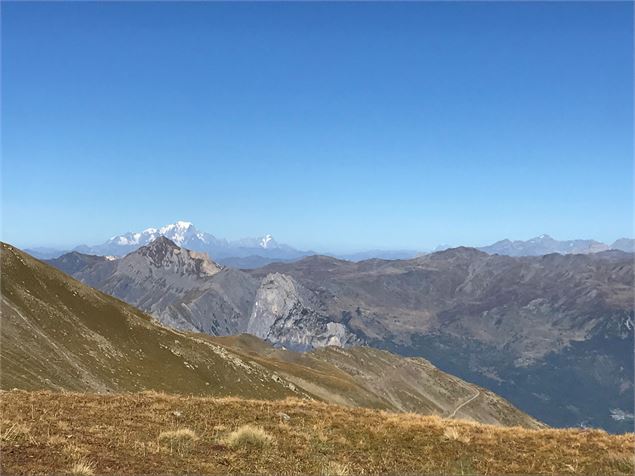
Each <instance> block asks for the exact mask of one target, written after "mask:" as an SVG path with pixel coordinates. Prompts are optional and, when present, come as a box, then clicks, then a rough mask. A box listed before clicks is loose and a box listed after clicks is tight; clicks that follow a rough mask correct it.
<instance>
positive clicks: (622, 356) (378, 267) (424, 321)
mask: <svg viewBox="0 0 635 476" xmlns="http://www.w3.org/2000/svg"><path fill="white" fill-rule="evenodd" d="M133 254H134V253H133ZM126 259H128V258H124V259H123V260H120V261H124V260H126ZM108 266H112V264H103V263H96V264H91V265H90V266H88V267H87V268H86V269H84V270H82V271H80V272H76V273H75V274H74V275H75V276H76V277H77V278H78V279H80V280H82V281H83V282H85V283H87V284H90V285H92V286H95V287H97V288H99V289H102V290H104V291H106V292H108V293H113V295H115V296H117V297H119V298H121V299H124V300H126V301H127V302H130V303H132V304H134V305H137V306H140V307H141V308H143V309H145V310H147V311H149V312H151V313H152V314H153V315H154V316H155V317H157V318H158V319H159V320H161V321H162V322H164V323H166V324H168V325H177V326H178V325H179V322H185V323H186V324H187V325H184V326H183V327H182V328H185V329H190V330H198V331H202V332H206V333H209V334H213V335H229V334H236V333H240V332H247V331H248V332H252V333H254V334H255V335H258V336H260V337H261V338H265V339H267V340H268V341H269V342H271V343H274V344H276V345H279V346H284V347H287V348H294V349H308V348H311V347H320V346H323V345H327V344H333V343H338V342H339V344H341V345H349V344H351V343H352V344H356V343H365V344H368V345H371V346H374V347H378V348H383V349H388V350H391V351H393V352H397V353H399V354H402V355H406V356H423V357H425V358H427V359H429V360H431V361H432V362H433V363H435V365H438V366H440V367H441V368H442V369H444V370H447V371H450V372H451V373H455V374H457V375H459V376H461V377H463V378H466V379H468V380H472V381H475V382H478V383H479V384H480V385H482V386H485V387H487V388H490V389H492V390H494V391H496V392H498V393H502V394H503V395H505V396H506V397H507V398H510V399H511V400H512V401H514V402H516V403H517V404H518V405H521V406H522V408H524V409H527V410H528V411H530V412H532V413H533V414H534V415H537V416H538V417H539V418H541V419H544V420H546V421H548V422H549V423H551V424H554V425H560V426H571V425H574V426H575V425H599V426H603V427H605V428H608V429H612V430H614V431H623V430H620V429H623V428H627V427H628V425H629V424H630V422H631V421H632V420H631V418H632V415H633V413H634V412H633V408H632V407H633V404H632V400H633V399H632V398H631V397H632V396H633V378H632V369H633V360H632V347H633V346H632V344H633V325H632V323H633V320H634V318H633V307H632V302H633V292H634V286H633V256H632V255H631V254H627V253H623V252H620V251H604V252H599V253H595V254H586V255H583V254H570V255H560V254H549V255H545V256H540V257H508V256H500V255H489V254H487V253H485V252H482V251H479V250H476V249H473V248H455V249H448V250H445V251H441V252H437V253H432V254H429V255H424V256H420V257H418V258H415V259H411V260H392V261H390V260H378V259H374V260H366V261H362V262H358V263H352V262H349V261H344V260H338V259H336V258H331V257H325V256H311V257H307V258H304V259H302V260H300V261H296V262H293V263H274V264H270V265H268V266H265V267H263V268H260V269H256V270H252V271H250V272H241V271H238V270H230V269H223V270H222V271H220V272H219V273H216V274H215V275H214V276H211V277H207V278H204V279H199V278H198V277H192V276H190V277H180V278H179V279H189V280H190V284H189V285H188V286H189V287H187V289H186V288H185V287H184V288H183V291H182V292H175V287H174V286H172V287H170V288H169V289H162V288H161V286H162V285H164V284H163V283H162V282H160V281H154V282H147V283H146V282H144V281H143V280H142V281H140V282H136V281H134V280H131V281H127V282H126V284H125V285H113V284H114V283H117V282H118V281H119V280H120V278H119V277H117V276H114V275H112V274H109V273H108V272H105V270H107V269H108ZM144 273H145V272H142V271H135V272H134V276H141V275H145V274H144ZM230 273H231V275H230ZM138 289H147V290H148V291H147V292H144V293H141V294H139V293H138V291H137V290H138ZM166 296H169V297H168V298H166ZM256 303H257V304H256ZM228 316H230V317H228ZM177 317H178V318H179V319H180V320H179V319H177ZM175 323H176V324H175ZM188 326H189V327H188ZM629 349H630V350H629ZM615 415H626V417H625V419H622V420H620V419H618V418H615Z"/></svg>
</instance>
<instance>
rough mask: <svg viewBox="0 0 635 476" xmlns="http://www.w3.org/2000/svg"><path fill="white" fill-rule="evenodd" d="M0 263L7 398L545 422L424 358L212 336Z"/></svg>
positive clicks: (39, 272)
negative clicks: (24, 395) (98, 398)
mask: <svg viewBox="0 0 635 476" xmlns="http://www.w3.org/2000/svg"><path fill="white" fill-rule="evenodd" d="M161 262H164V260H163V259H161ZM0 265H1V266H0V269H1V271H2V279H1V285H2V296H1V298H2V299H1V310H2V326H0V365H1V367H2V373H0V390H8V389H14V388H15V389H24V390H42V389H54V390H58V391H59V390H66V391H79V392H98V393H111V392H139V391H144V390H155V391H159V392H169V393H176V394H185V395H207V396H235V397H243V398H257V399H270V400H275V399H284V398H286V397H290V396H295V397H299V398H305V399H316V400H322V401H325V402H331V403H338V404H340V405H347V406H355V407H357V406H359V407H369V408H381V409H386V410H393V411H410V412H419V413H424V414H433V415H439V416H446V417H449V416H451V417H453V418H454V417H456V418H467V419H472V420H475V421H481V422H484V423H494V424H499V425H521V426H525V427H528V428H538V427H541V426H543V425H542V424H541V423H539V422H537V421H536V420H534V419H533V418H531V417H529V416H528V415H526V414H524V413H522V412H520V411H519V410H518V409H516V408H514V407H513V406H512V405H510V404H509V403H508V402H506V401H505V400H504V399H501V398H500V397H498V396H497V395H494V394H493V393H491V392H488V391H486V390H485V389H482V388H479V387H477V386H475V385H472V384H469V383H467V382H464V381H462V380H460V379H458V378H456V377H454V376H451V375H448V374H446V373H444V372H441V371H439V370H438V369H436V368H435V367H434V366H432V365H431V364H430V363H429V362H426V361H424V360H423V359H405V358H400V357H398V356H396V355H392V354H390V353H388V352H383V351H380V350H376V349H362V348H350V349H347V350H332V351H331V350H327V349H325V350H324V351H321V352H310V353H305V354H297V353H294V352H287V351H284V350H280V349H274V348H273V347H272V346H271V345H269V344H267V343H265V342H263V341H261V340H260V339H258V338H256V337H252V336H246V335H243V336H237V337H231V338H213V337H209V336H205V335H203V334H192V333H187V332H182V331H177V330H173V329H169V328H167V327H165V326H162V325H160V324H158V323H157V322H156V321H155V320H154V319H152V318H151V317H150V316H148V315H146V314H144V313H142V312H141V311H139V310H138V309H136V308H134V307H132V306H130V305H128V304H125V303H123V302H122V301H120V300H117V299H114V298H112V297H110V296H108V295H106V294H103V293H101V292H100V291H97V290H95V289H93V288H90V287H88V286H86V285H84V284H82V283H80V282H78V281H76V280H75V279H73V278H70V277H69V276H68V275H66V274H64V273H62V272H60V271H59V270H57V269H55V268H53V267H50V266H47V265H46V264H44V263H42V262H40V261H37V260H35V259H33V258H31V257H30V256H28V255H26V254H25V253H22V252H20V251H19V250H17V249H15V248H13V247H11V246H9V245H6V244H4V243H3V244H1V247H0ZM219 273H220V272H219ZM219 273H216V274H215V275H217V274H219ZM215 275H214V276H215ZM212 277H213V276H212ZM382 366H383V367H385V368H391V369H393V371H392V372H391V373H390V375H386V377H385V378H384V380H383V381H382V380H381V379H380V378H373V379H371V380H372V381H369V379H368V376H371V375H375V373H376V369H377V368H381V367H382ZM380 373H383V372H380ZM386 374H388V373H386ZM412 375H417V376H418V377H417V379H416V380H412V379H411V378H410V377H411V376H412ZM477 394H478V398H476V399H472V401H470V403H469V404H468V405H465V404H464V403H465V402H466V401H467V400H468V399H470V398H472V397H473V396H474V395H477Z"/></svg>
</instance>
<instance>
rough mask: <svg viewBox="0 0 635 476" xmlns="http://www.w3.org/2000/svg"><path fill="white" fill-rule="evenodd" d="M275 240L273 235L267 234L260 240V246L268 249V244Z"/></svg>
mask: <svg viewBox="0 0 635 476" xmlns="http://www.w3.org/2000/svg"><path fill="white" fill-rule="evenodd" d="M272 240H273V236H271V235H265V236H263V237H262V239H261V240H260V247H261V248H264V249H267V246H268V245H269V243H270V242H271V241H272Z"/></svg>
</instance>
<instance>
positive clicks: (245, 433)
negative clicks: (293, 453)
mask: <svg viewBox="0 0 635 476" xmlns="http://www.w3.org/2000/svg"><path fill="white" fill-rule="evenodd" d="M272 440H273V438H272V437H271V435H269V434H268V433H267V432H266V431H265V430H263V429H262V428H261V427H257V426H252V425H243V426H241V427H240V428H238V429H237V430H235V431H232V432H231V433H230V434H229V435H227V438H225V443H226V444H227V446H230V447H231V448H241V447H248V446H252V447H263V446H267V445H269V444H270V443H271V442H272Z"/></svg>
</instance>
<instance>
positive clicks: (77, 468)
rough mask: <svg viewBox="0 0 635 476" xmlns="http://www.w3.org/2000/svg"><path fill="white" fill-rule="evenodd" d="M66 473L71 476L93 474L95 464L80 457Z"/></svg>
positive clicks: (91, 475)
mask: <svg viewBox="0 0 635 476" xmlns="http://www.w3.org/2000/svg"><path fill="white" fill-rule="evenodd" d="M68 473H69V474H71V475H73V476H93V474H95V465H94V464H93V463H91V462H90V461H87V460H84V459H80V460H77V461H76V462H75V464H73V466H72V467H71V469H70V470H69V472H68Z"/></svg>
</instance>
